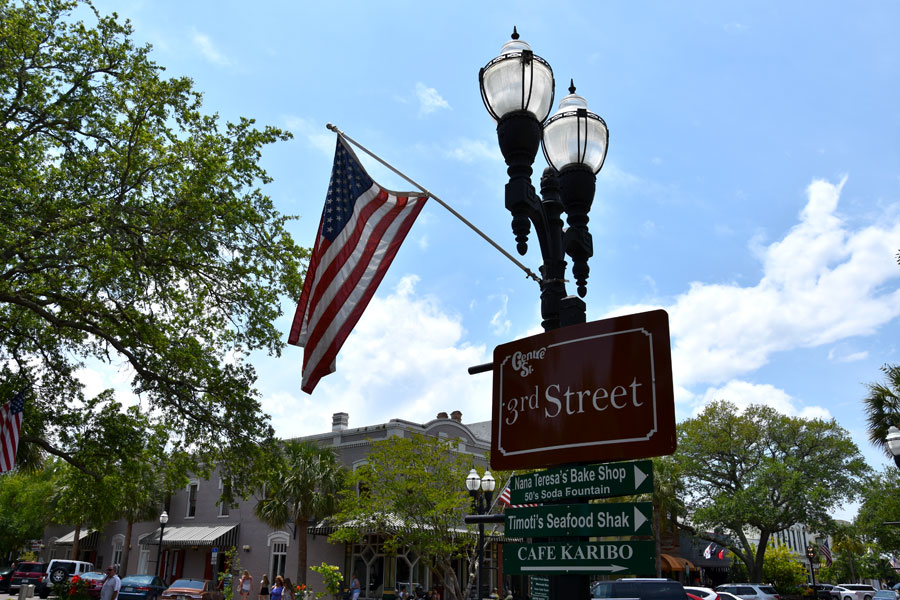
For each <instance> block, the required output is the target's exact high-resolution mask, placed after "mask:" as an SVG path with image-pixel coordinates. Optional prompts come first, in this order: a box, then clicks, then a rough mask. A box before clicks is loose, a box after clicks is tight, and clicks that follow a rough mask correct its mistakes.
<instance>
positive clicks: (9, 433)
mask: <svg viewBox="0 0 900 600" xmlns="http://www.w3.org/2000/svg"><path fill="white" fill-rule="evenodd" d="M24 410H25V390H22V391H20V392H19V393H18V394H16V395H15V396H13V399H12V400H11V401H10V402H7V403H6V404H4V405H3V406H0V473H5V472H7V471H11V470H12V468H13V465H14V464H16V450H18V448H19V431H20V430H21V429H22V414H23V412H24Z"/></svg>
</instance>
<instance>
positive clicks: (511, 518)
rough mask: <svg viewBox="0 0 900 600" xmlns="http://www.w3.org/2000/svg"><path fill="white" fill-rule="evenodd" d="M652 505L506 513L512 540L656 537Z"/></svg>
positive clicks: (563, 506)
mask: <svg viewBox="0 0 900 600" xmlns="http://www.w3.org/2000/svg"><path fill="white" fill-rule="evenodd" d="M652 515H653V504H652V503H651V502H618V503H610V504H555V505H548V506H535V507H527V508H512V509H508V510H507V511H506V528H505V530H504V531H505V532H506V535H507V536H508V537H557V536H568V537H576V536H577V537H589V536H593V537H603V536H608V535H652V533H653V531H652V528H651V521H650V518H651V516H652Z"/></svg>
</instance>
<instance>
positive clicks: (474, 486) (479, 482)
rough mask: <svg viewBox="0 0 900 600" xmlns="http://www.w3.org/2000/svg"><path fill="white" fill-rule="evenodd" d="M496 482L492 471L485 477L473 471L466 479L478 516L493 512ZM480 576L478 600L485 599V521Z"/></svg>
mask: <svg viewBox="0 0 900 600" xmlns="http://www.w3.org/2000/svg"><path fill="white" fill-rule="evenodd" d="M496 485H497V482H496V480H495V479H494V477H493V476H492V475H491V472H490V471H485V472H484V477H479V476H478V471H476V470H475V469H472V470H471V471H469V475H468V476H467V477H466V489H467V490H469V495H470V496H472V508H473V509H474V511H475V514H477V515H484V514H487V513H488V512H489V511H490V510H491V498H492V497H493V495H494V487H495V486H496ZM477 550H478V575H477V579H476V581H475V585H476V588H477V590H478V595H477V597H478V598H484V597H485V595H484V591H483V590H482V588H481V585H482V582H483V581H484V521H479V522H478V548H477Z"/></svg>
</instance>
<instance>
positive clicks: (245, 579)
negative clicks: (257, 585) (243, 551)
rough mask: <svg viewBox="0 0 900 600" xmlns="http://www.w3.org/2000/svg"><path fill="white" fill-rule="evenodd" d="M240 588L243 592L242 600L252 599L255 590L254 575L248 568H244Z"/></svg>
mask: <svg viewBox="0 0 900 600" xmlns="http://www.w3.org/2000/svg"><path fill="white" fill-rule="evenodd" d="M238 589H239V590H240V592H241V600H250V594H251V593H252V592H253V575H251V574H250V571H248V570H247V569H244V572H243V573H242V574H241V581H240V584H239V585H238Z"/></svg>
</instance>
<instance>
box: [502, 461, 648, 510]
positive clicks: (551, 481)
mask: <svg viewBox="0 0 900 600" xmlns="http://www.w3.org/2000/svg"><path fill="white" fill-rule="evenodd" d="M652 491H653V461H650V460H636V461H633V462H625V463H604V464H600V465H588V466H584V465H580V466H577V465H570V466H565V467H556V468H554V469H545V470H543V471H538V472H536V473H528V474H526V475H515V476H513V478H512V479H511V480H510V482H509V495H510V503H511V504H531V503H534V504H540V503H544V502H550V501H559V500H575V499H577V498H614V497H616V496H631V495H633V494H644V493H650V492H652Z"/></svg>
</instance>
